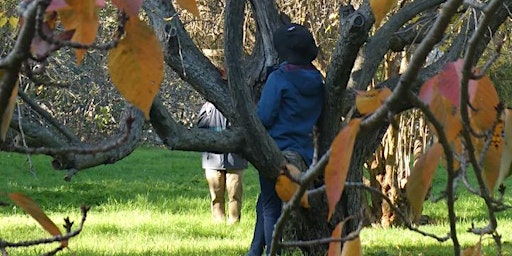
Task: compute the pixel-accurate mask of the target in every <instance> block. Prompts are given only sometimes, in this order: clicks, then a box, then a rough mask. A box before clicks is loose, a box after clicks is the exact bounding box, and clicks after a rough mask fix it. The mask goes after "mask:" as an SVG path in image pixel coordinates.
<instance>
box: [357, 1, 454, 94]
mask: <svg viewBox="0 0 512 256" xmlns="http://www.w3.org/2000/svg"><path fill="white" fill-rule="evenodd" d="M445 1H446V0H432V1H414V2H411V3H409V4H407V5H405V6H404V7H403V8H401V9H400V10H399V11H398V12H397V13H396V14H394V15H393V16H391V17H390V18H389V20H388V21H387V22H386V23H384V25H383V26H382V27H381V28H380V29H379V30H378V31H377V33H375V35H374V36H372V37H371V38H370V39H369V40H368V43H367V44H366V45H365V46H364V47H363V48H362V50H361V55H360V57H359V58H358V63H359V65H358V67H357V69H356V70H354V71H353V73H352V77H351V81H350V82H349V86H350V87H353V88H356V89H358V90H364V89H366V87H367V86H368V84H370V81H371V79H373V78H374V77H375V73H376V72H377V68H378V67H379V65H380V63H381V62H382V60H383V58H384V55H385V54H386V53H387V52H388V50H389V49H390V46H391V42H392V41H391V39H392V38H394V37H395V36H396V32H397V31H398V30H399V29H400V28H401V27H402V26H403V25H404V24H405V23H406V22H408V21H409V20H411V19H412V18H414V17H416V16H417V15H418V14H419V13H421V12H424V11H426V10H429V9H432V8H434V7H436V6H438V5H440V4H441V3H444V2H445ZM441 38H442V37H439V38H438V39H437V42H438V41H440V40H441Z"/></svg>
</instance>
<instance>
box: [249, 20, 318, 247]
mask: <svg viewBox="0 0 512 256" xmlns="http://www.w3.org/2000/svg"><path fill="white" fill-rule="evenodd" d="M273 40H274V48H275V49H276V51H277V53H278V56H279V59H280V60H281V61H283V62H282V63H281V64H280V65H279V67H278V68H277V69H276V70H274V71H272V72H271V73H270V75H268V79H267V81H266V83H265V86H264V88H263V91H262V94H261V97H260V100H259V102H258V116H259V118H260V120H261V122H262V123H263V125H264V126H265V128H266V130H267V132H268V133H269V135H270V136H271V137H272V138H273V139H274V141H275V142H276V144H277V146H278V147H279V149H280V150H281V151H283V154H284V156H285V157H286V158H287V160H288V161H289V162H290V163H292V164H294V165H296V166H297V167H298V168H299V169H300V170H301V171H305V169H307V166H309V165H311V162H312V158H313V150H314V145H313V128H314V126H315V125H316V123H317V121H318V119H319V117H320V114H321V112H322V107H323V101H324V83H323V78H322V75H321V74H320V72H319V71H318V70H317V69H316V68H315V66H314V65H313V64H312V61H313V60H314V59H315V58H316V56H317V54H318V47H317V46H316V43H315V40H314V38H313V36H312V34H311V32H309V30H308V29H307V28H305V27H304V26H301V25H299V24H295V23H290V24H286V25H284V26H282V27H280V28H278V29H277V30H276V31H275V32H274V34H273ZM259 181H260V190H261V191H260V194H259V196H258V201H257V204H256V225H255V229H254V237H253V240H252V243H251V247H250V250H249V253H248V255H249V256H256V255H257V256H260V255H261V254H262V253H263V250H264V249H265V247H266V254H268V253H269V252H270V251H269V250H270V245H271V242H272V234H273V232H274V226H275V224H276V222H277V220H278V218H279V216H280V215H281V208H282V202H281V200H280V198H279V197H278V195H277V193H276V191H275V184H276V180H271V179H268V178H266V177H262V176H261V175H260V177H259Z"/></svg>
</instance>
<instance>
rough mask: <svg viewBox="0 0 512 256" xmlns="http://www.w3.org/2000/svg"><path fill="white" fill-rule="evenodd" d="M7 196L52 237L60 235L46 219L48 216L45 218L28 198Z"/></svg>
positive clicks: (41, 211) (64, 244)
mask: <svg viewBox="0 0 512 256" xmlns="http://www.w3.org/2000/svg"><path fill="white" fill-rule="evenodd" d="M8 196H9V198H10V199H11V200H12V201H13V202H14V203H15V204H16V205H18V206H19V207H21V208H22V209H23V210H24V211H25V212H26V213H28V214H29V215H30V216H32V218H34V219H35V220H36V221H37V222H38V223H39V224H40V225H41V226H42V227H43V228H44V229H45V230H46V231H48V233H50V234H51V235H52V236H60V235H62V233H61V232H60V230H59V228H58V227H57V226H56V225H55V223H53V221H52V220H51V219H50V218H48V216H46V214H45V213H44V211H43V210H42V209H41V208H40V207H39V205H37V203H36V202H34V201H33V200H32V199H30V198H29V197H28V196H26V195H24V194H21V193H11V194H9V195H8ZM61 245H62V246H63V247H66V246H67V245H68V242H67V241H62V242H61Z"/></svg>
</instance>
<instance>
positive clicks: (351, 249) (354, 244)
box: [341, 236, 363, 256]
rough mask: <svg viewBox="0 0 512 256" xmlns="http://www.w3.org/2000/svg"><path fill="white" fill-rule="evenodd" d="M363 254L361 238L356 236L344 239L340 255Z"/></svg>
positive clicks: (358, 255)
mask: <svg viewBox="0 0 512 256" xmlns="http://www.w3.org/2000/svg"><path fill="white" fill-rule="evenodd" d="M360 255H363V249H362V248H361V239H360V238H359V236H358V237H356V238H355V239H353V240H350V241H346V242H345V243H344V244H343V250H342V251H341V256H360Z"/></svg>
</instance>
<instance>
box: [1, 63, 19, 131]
mask: <svg viewBox="0 0 512 256" xmlns="http://www.w3.org/2000/svg"><path fill="white" fill-rule="evenodd" d="M3 75H4V71H3V70H0V79H1V78H2V76H3ZM17 97H18V83H16V84H15V85H14V88H13V90H12V92H11V97H10V98H9V102H8V103H7V107H6V108H5V112H4V115H3V116H2V123H1V125H0V141H5V138H6V137H7V131H8V130H9V125H10V124H11V119H12V114H13V113H14V106H16V98H17Z"/></svg>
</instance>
